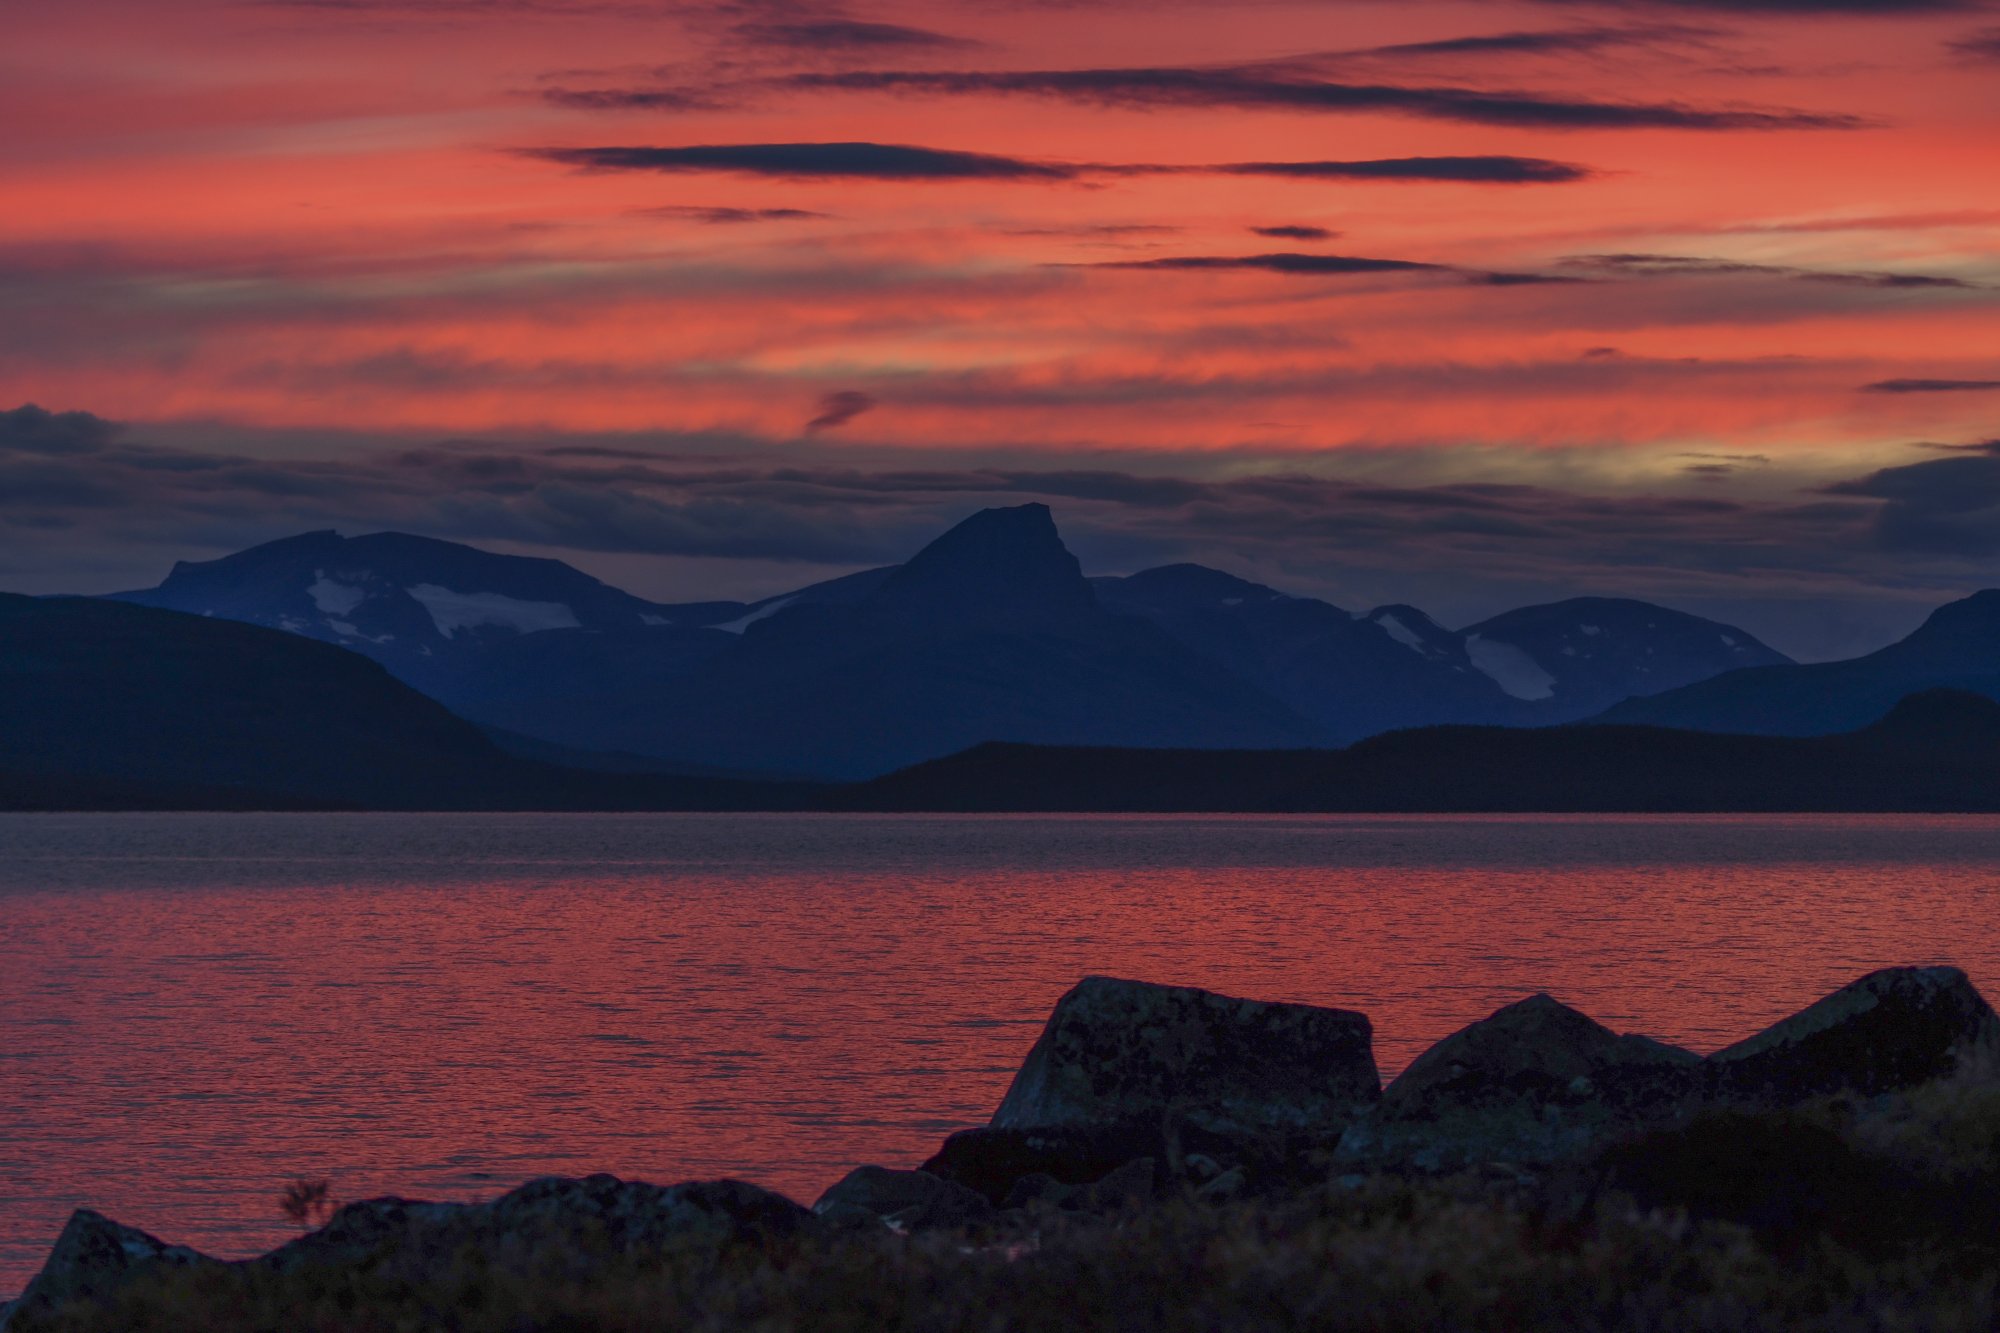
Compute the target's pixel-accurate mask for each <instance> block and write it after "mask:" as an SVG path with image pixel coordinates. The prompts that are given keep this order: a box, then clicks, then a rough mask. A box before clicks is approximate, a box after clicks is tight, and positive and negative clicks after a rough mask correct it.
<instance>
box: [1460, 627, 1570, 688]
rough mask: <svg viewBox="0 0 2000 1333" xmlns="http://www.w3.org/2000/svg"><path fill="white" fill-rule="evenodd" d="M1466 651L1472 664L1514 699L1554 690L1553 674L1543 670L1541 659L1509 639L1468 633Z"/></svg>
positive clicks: (1554, 680) (1554, 679)
mask: <svg viewBox="0 0 2000 1333" xmlns="http://www.w3.org/2000/svg"><path fill="white" fill-rule="evenodd" d="M1465 653H1466V656H1468V657H1470V658H1471V659H1472V665H1474V666H1475V667H1478V668H1479V670H1480V671H1482V672H1484V673H1485V674H1486V675H1488V676H1490V677H1492V679H1493V683H1494V684H1495V685H1498V686H1499V687H1500V688H1501V689H1502V690H1504V691H1506V692H1507V693H1508V694H1511V695H1513V696H1514V697H1515V698H1516V699H1546V698H1548V697H1550V696H1551V695H1553V694H1554V693H1555V692H1556V678H1555V677H1554V676H1551V675H1550V674H1549V673H1548V672H1546V671H1544V670H1543V669H1542V664H1541V663H1539V662H1537V661H1536V660H1535V659H1534V658H1532V657H1530V656H1528V654H1527V653H1526V652H1524V651H1522V650H1521V649H1520V648H1517V647H1515V646H1514V645H1513V644H1511V643H1502V642H1501V641H1500V640H1498V639H1484V638H1481V637H1480V636H1479V635H1477V634H1469V635H1467V636H1466V639H1465Z"/></svg>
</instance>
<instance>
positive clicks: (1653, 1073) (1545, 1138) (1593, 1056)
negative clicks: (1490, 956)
mask: <svg viewBox="0 0 2000 1333" xmlns="http://www.w3.org/2000/svg"><path fill="white" fill-rule="evenodd" d="M1701 1063H1702V1062H1701V1058H1700V1057H1699V1056H1697V1055H1695V1054H1693V1053H1692V1052H1690V1051H1684V1050H1680V1049H1678V1048H1677V1047H1673V1046H1668V1045H1665V1044H1663V1043H1661V1042H1657V1041H1654V1040H1652V1039H1651V1038H1649V1037H1640V1036H1630V1035H1627V1036H1620V1035H1619V1034H1618V1033H1616V1032H1613V1031H1612V1030H1611V1029H1609V1028H1607V1027H1605V1026H1604V1025H1603V1024H1601V1023H1599V1022H1597V1021H1596V1020H1594V1019H1592V1018H1590V1017H1589V1016H1588V1015H1586V1014H1583V1013H1580V1012H1578V1011H1577V1010H1575V1009H1572V1008H1570V1007H1569V1006H1568V1005H1566V1004H1563V1003H1562V1002H1561V1001H1559V1000H1555V999H1552V998H1551V997H1549V996H1547V995H1534V996H1530V997H1529V998H1528V999H1525V1000H1521V1001H1519V1002H1517V1003H1515V1004H1510V1005H1508V1006H1506V1007H1505V1008H1503V1009H1500V1010H1498V1011H1497V1012H1495V1013H1494V1014H1492V1015H1491V1016H1490V1017H1487V1018H1484V1019H1481V1020H1480V1021H1479V1022H1477V1023H1474V1024H1472V1025H1471V1026H1470V1027H1466V1028H1461V1029H1460V1030H1459V1031H1457V1032H1454V1033H1453V1034H1452V1035H1451V1036H1449V1037H1446V1038H1445V1039H1444V1040H1443V1041H1441V1042H1439V1043H1438V1044H1437V1045H1435V1046H1433V1047H1431V1048H1430V1049H1429V1050H1428V1051H1425V1052H1424V1053H1423V1054H1422V1055H1420V1056H1418V1057H1417V1058H1416V1060H1415V1061H1414V1062H1412V1063H1411V1065H1410V1067H1409V1068H1408V1069H1406V1070H1405V1071H1404V1072H1403V1074H1402V1075H1401V1076H1400V1077H1399V1078H1397V1079H1396V1080H1395V1081H1394V1082H1393V1083H1391V1084H1390V1085H1389V1087H1388V1089H1387V1090H1386V1091H1385V1092H1384V1093H1383V1094H1382V1101H1381V1104H1380V1106H1378V1107H1377V1108H1376V1110H1375V1113H1374V1114H1373V1115H1371V1116H1370V1117H1368V1118H1367V1119H1366V1120H1364V1121H1362V1122H1360V1123H1357V1124H1356V1125H1355V1126H1354V1127H1353V1128H1351V1129H1350V1130H1349V1131H1348V1133H1347V1134H1346V1136H1345V1137H1343V1139H1342V1141H1341V1146H1340V1155H1341V1156H1342V1157H1343V1158H1345V1159H1347V1160H1350V1161H1357V1160H1358V1161H1368V1160H1381V1161H1389V1162H1399V1163H1404V1164H1408V1165H1412V1166H1417V1167H1420V1168H1424V1169H1432V1170H1436V1169H1446V1168H1453V1167H1459V1166H1466V1165H1470V1164H1473V1163H1477V1162H1493V1161H1509V1162H1545V1161H1550V1160H1553V1159H1555V1158H1557V1157H1561V1156H1565V1155H1567V1154H1570V1153H1573V1152H1575V1151H1577V1150H1578V1149H1580V1148H1583V1147H1586V1146H1588V1145H1590V1144H1592V1143H1594V1142H1597V1141H1599V1140H1601V1139H1602V1138H1604V1137H1605V1136H1607V1135H1610V1134H1614V1133H1619V1132H1624V1131H1627V1130H1630V1129H1633V1128H1636V1127H1638V1126H1641V1125H1645V1124H1648V1123H1653V1122H1656V1121H1659V1120H1663V1119H1666V1118H1668V1117H1671V1116H1673V1115H1675V1114H1677V1113H1679V1112H1681V1111H1683V1110H1685V1109H1687V1108H1688V1107H1689V1106H1690V1105H1692V1104H1693V1102H1694V1100H1695V1099H1696V1098H1697V1097H1698V1096H1699V1094H1700V1090H1701V1086H1702V1079H1701Z"/></svg>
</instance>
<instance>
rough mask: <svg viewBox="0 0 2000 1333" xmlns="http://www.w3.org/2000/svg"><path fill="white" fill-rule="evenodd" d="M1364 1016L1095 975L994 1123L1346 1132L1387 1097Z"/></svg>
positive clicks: (1061, 1016)
mask: <svg viewBox="0 0 2000 1333" xmlns="http://www.w3.org/2000/svg"><path fill="white" fill-rule="evenodd" d="M1373 1037H1374V1034H1373V1030H1372V1029H1371V1028H1370V1026H1369V1023H1368V1018H1367V1016H1366V1015H1364V1014H1357V1013H1350V1012H1348V1011H1347V1010H1344V1009H1320V1008H1314V1007H1312V1006H1310V1005H1303V1004H1268V1003H1264V1002H1262V1001H1257V1000H1239V999H1232V998H1231V997H1229V996H1226V995H1216V994H1213V993H1211V992H1209V991H1204V990H1195V989H1193V988H1191V987H1184V986H1155V985H1151V984H1148V983H1146V982H1139V981H1120V980H1116V979H1113V978H1110V977H1086V978H1085V979H1084V980H1083V981H1082V982H1080V983H1078V985H1077V986H1076V988H1075V989H1074V990H1072V991H1070V992H1069V994H1067V995H1065V996H1064V997H1063V998H1062V1000H1061V1001H1060V1002H1059V1003H1058V1004H1057V1005H1056V1007H1055V1012H1054V1013H1052V1014H1051V1015H1050V1016H1049V1021H1048V1025H1047V1026H1046V1027H1045V1028H1044V1029H1043V1030H1042V1035H1041V1038H1040V1039H1039V1040H1038V1041H1036V1043H1035V1045H1034V1048H1033V1049H1032V1050H1030V1051H1029V1052H1028V1058H1027V1060H1026V1061H1025V1062H1024V1063H1023V1064H1022V1065H1021V1068H1020V1071H1019V1072H1018V1073H1016V1074H1015V1076H1014V1082H1013V1086H1011V1087H1010V1088H1008V1090H1007V1096H1006V1098H1005V1099H1004V1100H1003V1101H1002V1102H1001V1103H1000V1109H999V1110H998V1111H997V1112H995V1113H994V1116H993V1121H992V1128H994V1129H1001V1130H1024V1129H1053V1128H1063V1127H1074V1128H1090V1127H1097V1126H1110V1125H1116V1124H1120V1123H1123V1122H1130V1121H1134V1120H1144V1119H1149V1118H1150V1119H1158V1118H1159V1117H1161V1116H1164V1115H1168V1114H1170V1113H1171V1114H1176V1115H1180V1116H1183V1117H1185V1118H1186V1119H1188V1120H1189V1121H1191V1122H1193V1123H1195V1124H1199V1125H1205V1126H1208V1127H1211V1128H1228V1129H1247V1130H1253V1131H1255V1130H1272V1129H1279V1130H1282V1129H1314V1130H1321V1131H1324V1132H1327V1133H1329V1134H1337V1133H1338V1132H1339V1130H1340V1129H1341V1127H1343V1126H1344V1125H1346V1124H1347V1122H1348V1121H1350V1120H1351V1119H1353V1117H1354V1116H1355V1114H1356V1113H1357V1112H1358V1111H1360V1110H1362V1109H1363V1108H1366V1107H1368V1106H1370V1105H1372V1104H1373V1103H1374V1102H1375V1101H1376V1099H1377V1098H1378V1097H1380V1096H1381V1078H1380V1075H1379V1074H1377V1072H1376V1069H1375V1054H1374V1049H1373Z"/></svg>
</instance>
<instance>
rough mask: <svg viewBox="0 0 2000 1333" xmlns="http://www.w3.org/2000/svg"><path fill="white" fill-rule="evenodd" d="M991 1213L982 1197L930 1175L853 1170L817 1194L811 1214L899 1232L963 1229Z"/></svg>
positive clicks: (879, 1169)
mask: <svg viewBox="0 0 2000 1333" xmlns="http://www.w3.org/2000/svg"><path fill="white" fill-rule="evenodd" d="M992 1214H993V1205H992V1204H991V1203H990V1202H988V1200H987V1198H986V1196H985V1195H983V1194H981V1193H979V1192H978V1191H976V1190H971V1189H968V1188H966V1187H965V1186H964V1185H961V1184H959V1183H957V1182H956V1181H951V1180H946V1179H945V1178H944V1177H942V1176H935V1175H932V1174H931V1173H930V1172H928V1171H891V1170H889V1169H888V1168H887V1167H881V1166H857V1167H855V1168H854V1169H853V1170H852V1171H850V1172H848V1173H847V1174H846V1175H845V1176H842V1177H841V1178H840V1181H839V1183H837V1184H835V1185H834V1186H832V1187H831V1188H830V1189H828V1190H827V1192H826V1193H824V1194H822V1195H820V1197H819V1202H817V1203H815V1204H814V1205H813V1215H814V1216H815V1217H819V1218H821V1219H824V1220H827V1221H833V1222H840V1221H845V1220H850V1219H851V1220H856V1221H867V1222H873V1223H887V1224H889V1225H890V1226H893V1227H895V1228H897V1229H898V1230H902V1231H923V1230H929V1229H932V1228H936V1227H962V1226H970V1225H972V1224H974V1223H977V1222H983V1221H985V1220H987V1219H988V1218H989V1217H991V1216H992Z"/></svg>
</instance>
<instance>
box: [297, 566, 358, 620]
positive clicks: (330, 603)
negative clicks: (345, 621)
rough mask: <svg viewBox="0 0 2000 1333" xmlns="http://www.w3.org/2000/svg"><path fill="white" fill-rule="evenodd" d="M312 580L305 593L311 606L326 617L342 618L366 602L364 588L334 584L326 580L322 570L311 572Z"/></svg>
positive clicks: (324, 572) (333, 581)
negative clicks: (309, 598) (310, 599)
mask: <svg viewBox="0 0 2000 1333" xmlns="http://www.w3.org/2000/svg"><path fill="white" fill-rule="evenodd" d="M313 580H314V582H313V583H312V584H311V585H310V586H309V587H307V589H306V593H307V594H308V595H309V596H310V597H311V598H312V599H313V605H314V606H316V607H318V608H319V609H320V611H321V612H322V613H324V614H326V615H329V616H344V615H346V614H347V613H348V612H350V611H352V610H353V609H354V608H355V607H357V606H359V605H361V604H362V603H363V602H365V601H367V600H368V590H367V589H366V588H356V587H353V586H351V585H349V584H345V583H339V582H336V581H335V580H333V579H330V578H328V577H327V576H326V571H325V570H323V569H315V570H314V571H313Z"/></svg>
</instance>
